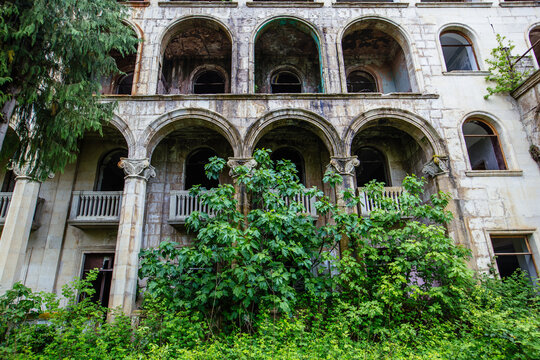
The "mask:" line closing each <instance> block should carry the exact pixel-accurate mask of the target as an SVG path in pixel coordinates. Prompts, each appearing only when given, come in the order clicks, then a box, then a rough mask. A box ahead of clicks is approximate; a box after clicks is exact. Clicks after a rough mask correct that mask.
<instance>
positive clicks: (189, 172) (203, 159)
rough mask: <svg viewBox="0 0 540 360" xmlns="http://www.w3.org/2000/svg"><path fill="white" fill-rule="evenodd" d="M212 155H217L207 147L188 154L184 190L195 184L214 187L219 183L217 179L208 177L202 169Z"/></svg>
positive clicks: (208, 187) (206, 187)
mask: <svg viewBox="0 0 540 360" xmlns="http://www.w3.org/2000/svg"><path fill="white" fill-rule="evenodd" d="M214 156H217V153H216V152H215V151H214V150H212V149H209V148H202V149H197V150H194V151H192V152H191V154H189V155H188V157H187V159H186V171H185V174H186V180H185V185H184V187H185V189H186V190H188V189H191V188H192V187H193V186H195V185H201V186H202V187H204V188H205V189H211V188H215V187H217V186H218V185H219V180H218V179H209V178H208V176H206V172H205V170H204V166H205V165H206V164H208V162H209V159H210V158H211V157H214Z"/></svg>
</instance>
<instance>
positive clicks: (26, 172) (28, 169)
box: [9, 163, 54, 182]
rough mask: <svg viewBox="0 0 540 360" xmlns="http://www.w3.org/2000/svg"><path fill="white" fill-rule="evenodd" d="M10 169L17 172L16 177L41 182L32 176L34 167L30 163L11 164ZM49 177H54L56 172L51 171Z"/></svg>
mask: <svg viewBox="0 0 540 360" xmlns="http://www.w3.org/2000/svg"><path fill="white" fill-rule="evenodd" d="M9 170H12V171H13V173H14V174H15V179H17V180H19V179H26V180H31V181H37V182H40V181H39V180H38V179H36V178H34V177H32V176H31V175H30V174H31V173H32V171H33V170H34V167H33V166H32V164H30V163H25V164H12V165H11V166H9ZM48 177H49V179H52V178H53V177H54V173H49V176H48Z"/></svg>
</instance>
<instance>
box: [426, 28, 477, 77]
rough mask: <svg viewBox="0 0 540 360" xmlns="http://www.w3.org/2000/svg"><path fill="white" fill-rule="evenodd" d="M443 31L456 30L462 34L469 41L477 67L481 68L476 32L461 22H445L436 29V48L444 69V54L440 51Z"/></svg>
mask: <svg viewBox="0 0 540 360" xmlns="http://www.w3.org/2000/svg"><path fill="white" fill-rule="evenodd" d="M445 32H456V33H458V34H461V35H464V36H465V38H466V39H467V40H469V42H470V43H471V46H472V49H473V52H474V57H475V60H476V63H477V65H478V69H479V70H481V69H482V68H483V63H482V57H481V56H480V51H479V48H478V43H479V42H478V34H477V33H476V31H474V29H473V28H471V27H470V26H468V25H466V24H461V23H449V24H445V25H443V26H441V28H440V29H439V31H437V39H436V42H437V49H438V51H439V55H440V58H441V64H444V69H446V64H445V59H444V54H443V52H442V46H441V35H442V34H443V33H445Z"/></svg>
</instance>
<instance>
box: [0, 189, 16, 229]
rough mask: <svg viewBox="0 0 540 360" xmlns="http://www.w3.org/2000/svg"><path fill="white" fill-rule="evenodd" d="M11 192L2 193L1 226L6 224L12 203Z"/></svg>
mask: <svg viewBox="0 0 540 360" xmlns="http://www.w3.org/2000/svg"><path fill="white" fill-rule="evenodd" d="M12 194H13V193H11V192H0V225H2V226H3V225H4V224H5V222H6V216H7V212H8V209H9V203H10V202H11V195H12Z"/></svg>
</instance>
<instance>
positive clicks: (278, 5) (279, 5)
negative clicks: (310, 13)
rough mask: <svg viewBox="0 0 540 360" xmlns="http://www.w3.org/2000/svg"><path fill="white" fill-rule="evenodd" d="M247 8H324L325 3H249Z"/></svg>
mask: <svg viewBox="0 0 540 360" xmlns="http://www.w3.org/2000/svg"><path fill="white" fill-rule="evenodd" d="M246 6H247V7H261V8H263V7H264V8H266V7H271V8H319V7H323V6H324V3H322V2H311V1H283V2H281V1H249V2H247V3H246Z"/></svg>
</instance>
